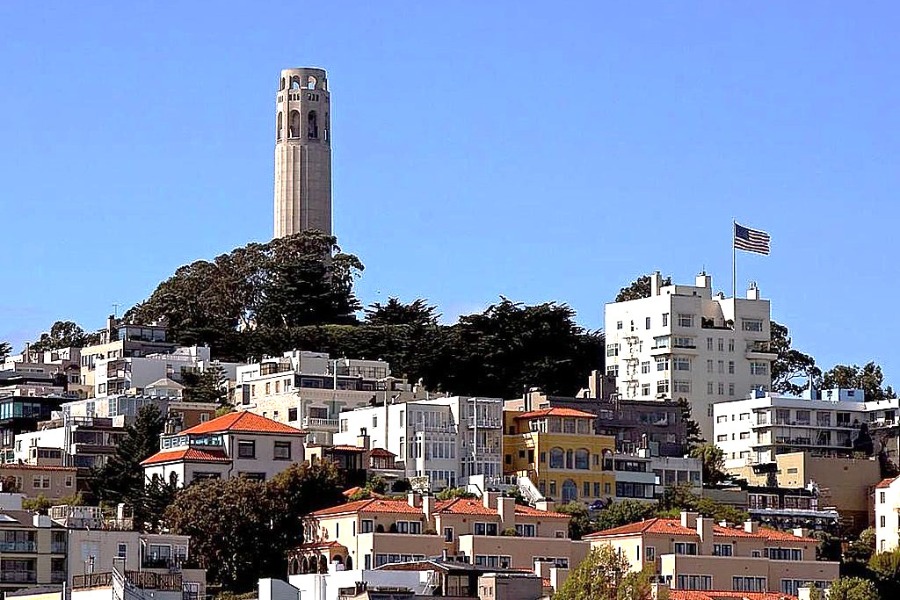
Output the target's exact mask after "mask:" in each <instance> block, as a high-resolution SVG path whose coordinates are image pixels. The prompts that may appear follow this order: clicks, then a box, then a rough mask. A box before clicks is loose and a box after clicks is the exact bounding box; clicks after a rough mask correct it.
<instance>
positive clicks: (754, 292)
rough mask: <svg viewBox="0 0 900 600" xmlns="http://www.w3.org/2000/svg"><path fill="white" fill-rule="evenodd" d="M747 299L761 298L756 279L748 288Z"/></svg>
mask: <svg viewBox="0 0 900 600" xmlns="http://www.w3.org/2000/svg"><path fill="white" fill-rule="evenodd" d="M747 300H759V288H758V287H756V282H755V281H754V282H753V283H751V284H750V287H749V288H747Z"/></svg>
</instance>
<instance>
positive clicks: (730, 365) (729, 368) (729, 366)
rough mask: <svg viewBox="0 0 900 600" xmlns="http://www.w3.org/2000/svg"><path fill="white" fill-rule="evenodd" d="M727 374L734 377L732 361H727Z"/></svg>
mask: <svg viewBox="0 0 900 600" xmlns="http://www.w3.org/2000/svg"><path fill="white" fill-rule="evenodd" d="M728 374H729V375H734V361H733V360H729V361H728Z"/></svg>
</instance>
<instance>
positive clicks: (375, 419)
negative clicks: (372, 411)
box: [372, 415, 378, 429]
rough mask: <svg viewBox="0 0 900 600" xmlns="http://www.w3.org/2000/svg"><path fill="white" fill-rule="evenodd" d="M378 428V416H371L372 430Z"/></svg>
mask: <svg viewBox="0 0 900 600" xmlns="http://www.w3.org/2000/svg"><path fill="white" fill-rule="evenodd" d="M376 427H378V415H372V429H375V428H376Z"/></svg>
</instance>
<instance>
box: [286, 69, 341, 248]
mask: <svg viewBox="0 0 900 600" xmlns="http://www.w3.org/2000/svg"><path fill="white" fill-rule="evenodd" d="M312 229H317V230H319V231H321V232H323V233H325V234H328V235H331V93H330V92H329V90H328V78H327V77H326V75H325V70H324V69H314V68H299V69H284V70H283V71H281V77H280V81H279V85H278V93H277V94H276V103H275V237H276V238H280V237H285V236H288V235H293V234H295V233H300V232H301V231H307V230H312Z"/></svg>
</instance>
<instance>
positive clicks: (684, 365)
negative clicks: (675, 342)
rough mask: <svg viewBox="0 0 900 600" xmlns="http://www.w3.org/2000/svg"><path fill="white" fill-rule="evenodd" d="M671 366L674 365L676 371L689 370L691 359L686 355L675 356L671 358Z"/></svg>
mask: <svg viewBox="0 0 900 600" xmlns="http://www.w3.org/2000/svg"><path fill="white" fill-rule="evenodd" d="M672 366H674V367H675V370H676V371H690V370H691V359H690V358H688V357H687V356H676V357H675V358H673V359H672Z"/></svg>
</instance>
